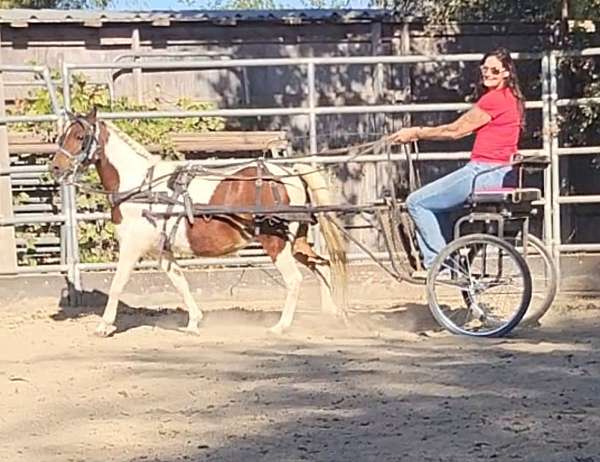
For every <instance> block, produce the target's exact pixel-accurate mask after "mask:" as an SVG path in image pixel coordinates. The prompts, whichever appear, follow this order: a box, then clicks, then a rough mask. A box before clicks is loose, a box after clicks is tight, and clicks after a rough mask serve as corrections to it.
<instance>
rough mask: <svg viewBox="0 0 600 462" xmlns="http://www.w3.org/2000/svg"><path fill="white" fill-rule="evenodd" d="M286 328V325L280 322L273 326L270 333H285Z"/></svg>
mask: <svg viewBox="0 0 600 462" xmlns="http://www.w3.org/2000/svg"><path fill="white" fill-rule="evenodd" d="M285 330H286V328H285V327H283V326H280V325H279V324H277V325H275V326H273V327H271V328H270V329H269V330H268V332H269V334H273V335H283V333H284V331H285Z"/></svg>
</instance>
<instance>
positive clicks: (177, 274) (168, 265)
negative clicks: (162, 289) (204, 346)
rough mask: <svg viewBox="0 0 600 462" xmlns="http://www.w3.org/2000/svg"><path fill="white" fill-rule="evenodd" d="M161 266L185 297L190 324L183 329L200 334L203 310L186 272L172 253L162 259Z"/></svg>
mask: <svg viewBox="0 0 600 462" xmlns="http://www.w3.org/2000/svg"><path fill="white" fill-rule="evenodd" d="M160 264H161V268H162V269H163V270H164V271H165V272H166V273H167V276H168V277H169V279H170V280H171V283H173V285H174V286H175V288H176V289H177V291H178V292H179V293H180V294H181V296H182V297H183V301H184V303H185V306H186V309H187V312H188V324H187V327H185V328H183V329H181V330H183V331H185V332H191V333H193V334H198V333H199V330H198V324H199V323H200V321H201V320H202V311H200V309H199V308H198V305H197V304H196V301H195V300H194V297H192V293H191V291H190V286H189V284H188V282H187V279H186V277H185V274H184V273H183V270H182V269H181V267H180V266H179V265H178V264H177V262H176V261H175V258H173V256H172V255H166V256H165V257H164V258H163V259H162V260H161V263H160Z"/></svg>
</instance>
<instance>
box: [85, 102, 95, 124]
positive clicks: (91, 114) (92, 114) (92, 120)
mask: <svg viewBox="0 0 600 462" xmlns="http://www.w3.org/2000/svg"><path fill="white" fill-rule="evenodd" d="M97 113H98V108H97V107H96V106H92V108H91V109H90V110H89V112H88V113H87V114H86V115H85V118H86V120H87V121H88V122H89V123H91V124H95V123H96V115H97Z"/></svg>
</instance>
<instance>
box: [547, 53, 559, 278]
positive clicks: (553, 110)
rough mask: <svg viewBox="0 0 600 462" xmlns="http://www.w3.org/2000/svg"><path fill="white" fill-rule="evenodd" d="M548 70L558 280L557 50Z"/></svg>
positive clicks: (550, 55)
mask: <svg viewBox="0 0 600 462" xmlns="http://www.w3.org/2000/svg"><path fill="white" fill-rule="evenodd" d="M548 70H549V77H550V102H549V106H550V139H551V145H550V159H551V163H550V169H551V172H552V188H551V191H552V257H553V258H554V261H555V263H556V268H557V270H558V280H559V281H560V279H561V272H560V266H561V265H560V245H561V241H562V236H561V226H560V221H561V216H560V215H561V209H560V200H559V198H560V158H559V153H558V147H559V146H558V133H557V130H556V128H557V127H558V105H557V100H558V76H557V72H558V60H557V57H556V52H555V51H554V50H552V51H550V54H549V59H548Z"/></svg>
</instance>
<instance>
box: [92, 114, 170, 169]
mask: <svg viewBox="0 0 600 462" xmlns="http://www.w3.org/2000/svg"><path fill="white" fill-rule="evenodd" d="M103 122H104V123H105V124H106V127H107V128H108V129H109V130H110V131H111V132H112V133H114V134H115V135H117V136H118V137H119V138H120V139H122V140H123V141H124V142H125V143H126V144H127V145H128V146H129V147H130V148H131V149H133V150H134V151H135V153H136V154H139V155H140V156H142V157H143V158H145V159H147V160H149V161H152V162H158V161H159V160H160V156H156V155H154V154H152V153H151V152H150V151H148V149H147V148H146V147H145V146H144V145H143V144H142V143H139V142H137V141H136V140H134V139H133V138H132V137H131V136H130V135H128V134H127V133H125V132H124V131H123V130H121V129H120V128H119V127H117V126H116V125H115V124H114V123H112V122H110V121H108V120H104V121H103Z"/></svg>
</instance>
